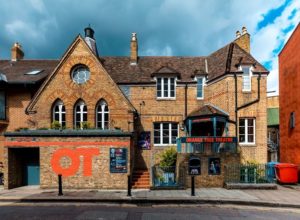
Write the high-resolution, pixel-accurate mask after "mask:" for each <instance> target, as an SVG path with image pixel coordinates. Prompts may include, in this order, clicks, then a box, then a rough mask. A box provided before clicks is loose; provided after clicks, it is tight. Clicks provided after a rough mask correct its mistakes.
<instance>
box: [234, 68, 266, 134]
mask: <svg viewBox="0 0 300 220" xmlns="http://www.w3.org/2000/svg"><path fill="white" fill-rule="evenodd" d="M260 78H261V73H259V75H258V78H257V98H256V99H255V100H253V101H251V102H248V103H245V104H243V105H241V106H239V107H238V92H237V75H236V73H234V87H235V136H236V137H237V136H238V131H237V126H238V122H237V120H238V116H237V115H238V111H239V110H241V109H243V108H246V107H248V106H250V105H253V104H255V103H257V102H259V101H260Z"/></svg>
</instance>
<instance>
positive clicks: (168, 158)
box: [159, 147, 177, 167]
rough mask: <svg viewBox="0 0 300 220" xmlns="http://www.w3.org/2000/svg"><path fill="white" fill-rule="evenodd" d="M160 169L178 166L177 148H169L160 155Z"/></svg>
mask: <svg viewBox="0 0 300 220" xmlns="http://www.w3.org/2000/svg"><path fill="white" fill-rule="evenodd" d="M159 158H160V162H159V166H160V167H173V166H175V165H176V159H177V151H176V149H175V147H169V148H167V149H166V150H164V151H163V152H162V153H161V154H160V155H159Z"/></svg>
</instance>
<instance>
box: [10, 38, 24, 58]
mask: <svg viewBox="0 0 300 220" xmlns="http://www.w3.org/2000/svg"><path fill="white" fill-rule="evenodd" d="M23 58H24V52H23V50H22V46H21V44H19V43H18V42H15V43H14V45H13V47H12V48H11V61H18V60H22V59H23Z"/></svg>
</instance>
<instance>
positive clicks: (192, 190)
mask: <svg viewBox="0 0 300 220" xmlns="http://www.w3.org/2000/svg"><path fill="white" fill-rule="evenodd" d="M191 196H195V176H192V181H191Z"/></svg>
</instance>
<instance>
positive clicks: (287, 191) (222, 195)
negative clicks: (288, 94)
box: [0, 185, 300, 208]
mask: <svg viewBox="0 0 300 220" xmlns="http://www.w3.org/2000/svg"><path fill="white" fill-rule="evenodd" d="M299 195H300V185H278V187H277V189H276V190H257V189H231V190H228V189H225V188H200V189H196V191H195V196H191V190H190V189H186V190H146V189H145V190H141V189H139V190H137V189H135V190H132V196H127V190H71V189H66V190H63V196H58V191H57V189H40V188H39V186H25V187H19V188H15V189H11V190H6V189H3V188H0V202H16V203H18V202H30V203H32V202H74V203H76V202H78V203H116V204H135V205H139V206H147V205H152V204H167V205H168V204H234V205H247V206H249V205H250V206H264V207H287V208H300V196H299Z"/></svg>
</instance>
